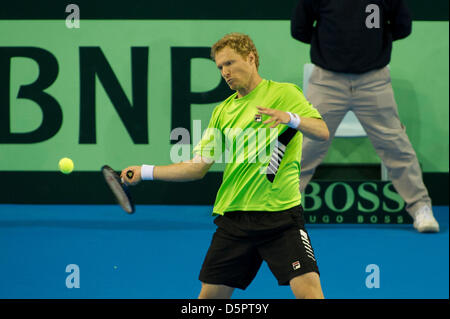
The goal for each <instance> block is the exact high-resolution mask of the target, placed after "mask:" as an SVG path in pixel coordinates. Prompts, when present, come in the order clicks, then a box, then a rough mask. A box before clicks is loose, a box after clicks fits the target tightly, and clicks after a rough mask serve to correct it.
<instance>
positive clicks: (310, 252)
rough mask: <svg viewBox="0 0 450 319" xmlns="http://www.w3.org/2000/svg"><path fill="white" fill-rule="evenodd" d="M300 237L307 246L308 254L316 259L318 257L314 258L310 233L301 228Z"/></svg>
mask: <svg viewBox="0 0 450 319" xmlns="http://www.w3.org/2000/svg"><path fill="white" fill-rule="evenodd" d="M300 237H301V239H302V243H303V246H304V247H305V250H306V255H307V256H308V257H309V258H311V259H312V260H314V261H316V258H314V251H313V249H312V247H311V244H310V242H309V239H308V234H307V233H306V232H305V231H303V230H302V229H300Z"/></svg>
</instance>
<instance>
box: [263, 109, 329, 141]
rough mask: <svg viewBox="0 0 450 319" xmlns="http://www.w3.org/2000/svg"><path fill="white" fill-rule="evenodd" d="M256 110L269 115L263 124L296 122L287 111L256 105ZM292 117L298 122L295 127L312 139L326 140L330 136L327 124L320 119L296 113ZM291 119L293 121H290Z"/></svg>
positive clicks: (275, 125) (274, 124) (273, 125)
mask: <svg viewBox="0 0 450 319" xmlns="http://www.w3.org/2000/svg"><path fill="white" fill-rule="evenodd" d="M258 112H259V113H261V114H265V115H268V116H270V118H269V119H268V120H266V121H264V124H269V123H273V124H272V125H271V126H270V127H271V128H274V127H277V126H278V125H279V124H286V125H289V124H291V125H292V123H296V122H297V121H296V120H295V119H292V117H291V115H289V113H288V112H284V111H281V110H277V109H270V108H266V107H261V106H258ZM291 114H292V115H293V117H294V118H295V117H297V118H298V119H299V120H300V122H299V123H298V125H295V127H294V128H295V129H297V130H298V131H300V132H302V133H303V134H305V135H306V136H308V137H309V138H312V139H316V140H321V141H326V140H328V139H329V138H330V132H329V131H328V126H327V124H326V123H325V121H323V120H322V119H317V118H312V117H300V116H298V115H297V114H295V113H294V114H293V113H291ZM291 120H293V121H291Z"/></svg>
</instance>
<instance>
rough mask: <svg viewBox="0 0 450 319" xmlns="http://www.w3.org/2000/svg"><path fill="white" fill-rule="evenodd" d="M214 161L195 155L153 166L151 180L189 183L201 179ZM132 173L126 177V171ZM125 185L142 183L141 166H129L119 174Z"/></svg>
mask: <svg viewBox="0 0 450 319" xmlns="http://www.w3.org/2000/svg"><path fill="white" fill-rule="evenodd" d="M213 164H214V161H213V160H211V159H207V158H202V157H200V156H199V155H196V156H195V157H194V158H193V159H191V160H189V161H185V162H180V163H174V164H170V165H162V166H154V167H153V180H159V181H166V182H189V181H195V180H199V179H202V178H203V177H204V176H205V175H206V173H207V172H208V171H209V169H210V168H211V166H212V165H213ZM130 170H131V171H132V172H133V177H132V178H131V179H130V178H128V177H127V172H128V171H130ZM120 177H121V178H122V180H123V182H124V183H125V184H127V185H136V184H137V183H139V182H140V181H142V166H129V167H127V168H125V169H124V170H122V173H121V174H120Z"/></svg>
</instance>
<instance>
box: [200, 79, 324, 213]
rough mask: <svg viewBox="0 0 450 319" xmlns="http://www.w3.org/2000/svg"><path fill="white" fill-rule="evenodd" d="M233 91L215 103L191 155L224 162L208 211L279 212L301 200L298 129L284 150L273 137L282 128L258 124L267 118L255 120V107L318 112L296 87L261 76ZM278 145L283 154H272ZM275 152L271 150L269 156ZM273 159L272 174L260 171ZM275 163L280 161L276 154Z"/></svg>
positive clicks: (303, 114) (305, 114)
mask: <svg viewBox="0 0 450 319" xmlns="http://www.w3.org/2000/svg"><path fill="white" fill-rule="evenodd" d="M236 96H237V93H234V94H233V95H231V96H230V97H229V98H227V99H226V100H225V101H224V102H222V103H221V104H220V105H218V106H217V107H216V108H215V109H214V111H213V113H212V116H211V120H210V122H209V125H208V128H207V129H206V130H205V133H204V134H203V136H202V139H201V141H200V142H199V143H198V144H197V146H196V147H195V148H194V151H193V153H194V154H197V155H201V156H202V157H205V158H209V159H213V160H214V161H216V162H220V163H224V162H225V163H227V164H226V167H225V171H224V173H223V180H222V184H221V186H220V189H219V191H218V192H217V196H216V201H215V203H214V209H213V214H215V215H216V214H219V215H223V213H224V212H227V211H281V210H286V209H289V208H291V207H293V206H296V205H299V204H300V203H301V198H300V191H299V175H300V159H301V152H302V138H303V135H302V134H301V132H297V133H295V135H294V137H293V138H292V139H291V140H290V142H289V143H288V144H287V147H285V148H284V146H283V145H282V146H281V147H278V145H279V144H277V143H278V142H279V140H278V137H279V136H280V135H281V134H282V133H284V132H285V131H286V130H287V129H288V126H287V125H284V124H280V125H278V126H277V127H276V128H274V129H270V126H271V125H272V124H273V123H269V124H263V122H264V121H265V120H267V119H269V118H270V117H269V116H266V115H262V118H261V120H260V121H258V120H257V119H256V118H255V115H256V114H258V110H257V106H262V107H266V108H273V109H278V110H282V111H285V112H287V111H289V112H292V113H296V114H298V115H299V116H301V117H312V118H319V119H321V118H322V117H321V115H320V114H319V112H318V111H317V110H316V109H315V108H314V107H313V106H312V105H311V104H310V103H309V102H308V101H307V100H306V99H305V97H304V95H303V93H302V91H301V90H300V88H299V87H297V86H296V85H294V84H290V83H278V82H274V81H269V80H262V81H261V82H260V83H259V84H258V86H257V87H256V88H255V89H253V91H251V92H250V93H249V94H247V95H246V96H244V97H242V98H240V99H237V98H236ZM280 149H282V151H283V153H284V155H282V154H278V153H280ZM274 153H276V154H274ZM274 156H275V161H278V170H277V171H276V175H275V178H274V179H273V180H272V181H270V180H269V179H268V177H267V175H266V173H267V169H268V166H269V164H270V162H271V159H272V161H274V159H273V158H274ZM281 156H282V158H281V161H280V157H281Z"/></svg>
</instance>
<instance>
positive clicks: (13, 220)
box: [0, 205, 449, 299]
mask: <svg viewBox="0 0 450 319" xmlns="http://www.w3.org/2000/svg"><path fill="white" fill-rule="evenodd" d="M211 209H212V207H211V206H155V205H138V206H137V211H136V213H135V214H134V215H127V214H126V213H124V212H123V211H122V210H121V209H120V207H119V206H118V205H0V251H1V255H0V298H2V299H9V298H25V299H28V298H37V299H40V298H120V299H127V298H136V299H141V298H151V299H188V298H197V295H198V293H199V291H200V282H199V281H198V279H197V277H198V273H199V270H200V266H201V264H202V261H203V257H204V256H205V254H206V251H207V249H208V247H209V243H210V240H211V236H212V234H213V232H214V230H215V225H214V224H213V218H212V217H211V216H210V213H211ZM434 213H435V216H436V218H437V220H438V221H439V223H440V226H441V232H440V233H437V234H420V233H418V232H416V231H415V230H414V229H413V228H412V225H351V224H347V225H343V224H341V225H336V224H334V225H323V224H320V225H319V224H309V225H307V228H308V230H309V232H310V236H311V241H312V244H313V246H314V248H315V252H316V257H317V260H318V264H319V268H320V271H321V280H322V286H323V290H324V294H325V297H326V298H333V299H341V298H344V299H346V298H355V299H359V298H364V299H366V298H367V299H373V298H376V299H379V298H396V299H397V298H407V299H409V298H413V299H428V298H439V299H441V298H445V299H447V298H449V230H448V215H449V208H448V206H435V207H434ZM69 265H75V266H69ZM370 265H375V266H376V267H377V269H378V271H379V272H378V274H379V276H378V281H377V283H378V285H376V286H375V287H372V288H368V286H367V285H366V281H368V280H369V279H368V278H372V277H370V276H373V275H374V272H373V271H372V270H371V269H373V268H371V267H374V266H370ZM68 266H69V267H68ZM368 266H369V268H368ZM71 267H72V268H71ZM74 267H75V268H76V271H74V269H75V268H74ZM366 269H367V272H366ZM75 274H76V278H77V279H76V280H75V279H73V278H74V275H75ZM67 281H69V282H72V283H74V282H77V284H76V286H78V287H79V288H77V287H73V286H72V288H68V286H69V287H70V285H67ZM369 282H370V280H369ZM371 282H372V283H373V282H375V281H371ZM369 286H370V285H369ZM377 287H378V288H377ZM233 298H238V299H239V298H245V299H247V298H248V299H253V298H257V299H259V298H261V299H279V298H282V299H284V298H293V294H292V293H291V290H290V288H289V287H280V286H278V285H277V282H276V280H275V278H274V277H273V276H272V274H271V273H270V270H269V269H268V267H267V265H266V264H263V267H262V268H261V270H260V272H259V273H258V275H257V277H256V279H255V280H254V282H253V283H252V284H251V285H250V287H249V288H248V289H247V290H245V291H241V290H238V289H236V290H235V293H234V295H233Z"/></svg>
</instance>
